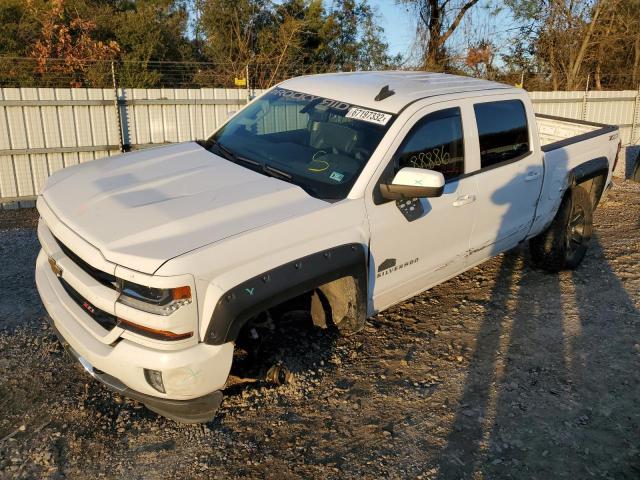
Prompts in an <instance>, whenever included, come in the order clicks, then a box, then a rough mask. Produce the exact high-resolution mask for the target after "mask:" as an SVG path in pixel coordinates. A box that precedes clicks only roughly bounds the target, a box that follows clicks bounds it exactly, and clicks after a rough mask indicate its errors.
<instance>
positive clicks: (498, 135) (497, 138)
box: [473, 100, 530, 169]
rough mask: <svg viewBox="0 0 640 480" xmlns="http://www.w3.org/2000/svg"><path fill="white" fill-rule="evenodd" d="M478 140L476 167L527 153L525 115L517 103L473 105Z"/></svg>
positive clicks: (520, 105) (498, 162) (508, 159)
mask: <svg viewBox="0 0 640 480" xmlns="http://www.w3.org/2000/svg"><path fill="white" fill-rule="evenodd" d="M473 109H474V110H475V114H476V122H477V124H478V136H479V140H480V165H481V168H483V169H485V168H489V167H493V166H497V165H500V164H502V163H504V162H508V161H511V160H514V159H516V158H518V157H521V156H523V155H524V154H526V153H529V151H530V146H529V126H528V124H527V113H526V111H525V108H524V105H523V103H522V102H521V101H520V100H505V101H500V102H487V103H477V104H475V105H474V106H473Z"/></svg>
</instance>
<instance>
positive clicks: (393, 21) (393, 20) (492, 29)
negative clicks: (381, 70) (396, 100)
mask: <svg viewBox="0 0 640 480" xmlns="http://www.w3.org/2000/svg"><path fill="white" fill-rule="evenodd" d="M369 3H370V4H371V5H372V6H373V7H375V8H376V9H377V12H378V21H379V22H380V26H381V27H382V28H383V30H384V33H385V38H386V41H387V42H388V43H389V50H390V53H391V54H392V55H396V54H401V55H402V56H403V57H405V58H406V57H408V55H409V54H410V53H411V49H412V46H413V42H414V39H415V34H416V21H417V20H416V18H415V15H414V14H413V13H412V12H410V11H409V10H408V9H407V7H405V6H403V5H398V4H397V3H396V1H395V0H369ZM499 3H501V2H498V4H499ZM495 4H496V2H492V1H491V0H485V1H484V2H479V3H478V5H477V6H476V7H474V8H473V9H472V10H470V11H469V12H467V16H466V17H465V21H464V22H463V23H462V24H461V25H460V27H459V28H458V29H457V30H456V33H455V34H454V35H453V36H452V38H451V40H450V46H451V45H454V46H455V45H456V44H459V45H464V44H465V40H466V38H465V36H466V35H467V34H468V32H469V31H473V32H474V33H478V32H483V33H484V35H485V36H487V37H488V38H490V39H491V40H492V41H493V42H494V43H495V44H496V46H497V47H498V50H501V49H504V48H505V47H506V46H507V45H508V43H509V38H511V36H512V35H513V33H514V29H515V26H516V24H515V22H514V21H513V19H512V18H511V15H510V14H509V13H508V12H507V11H501V12H499V13H497V14H496V13H495V9H494V8H491V5H495Z"/></svg>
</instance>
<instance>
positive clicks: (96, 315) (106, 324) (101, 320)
mask: <svg viewBox="0 0 640 480" xmlns="http://www.w3.org/2000/svg"><path fill="white" fill-rule="evenodd" d="M59 280H60V284H61V285H62V288H64V290H65V291H66V292H67V294H68V295H69V296H70V297H71V299H72V300H73V301H74V302H76V303H77V304H78V306H79V307H80V308H82V310H84V311H85V312H86V313H87V314H88V315H89V316H90V317H91V318H93V319H94V320H95V321H96V322H98V324H99V325H100V326H101V327H102V328H104V329H105V330H109V331H110V330H112V329H113V327H115V326H116V325H117V324H118V318H117V317H116V316H115V315H111V314H110V313H107V312H105V311H104V310H100V309H99V308H98V307H96V306H94V305H92V304H91V303H89V301H88V300H86V299H85V298H84V297H83V296H82V295H80V294H79V293H78V292H76V291H75V289H74V288H73V287H72V286H71V285H69V284H68V283H67V282H66V281H65V280H64V279H63V278H59Z"/></svg>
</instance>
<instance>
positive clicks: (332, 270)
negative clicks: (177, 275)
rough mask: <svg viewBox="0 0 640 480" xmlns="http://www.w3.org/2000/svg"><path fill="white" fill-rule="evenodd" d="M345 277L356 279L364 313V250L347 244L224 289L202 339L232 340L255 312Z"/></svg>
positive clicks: (213, 342)
mask: <svg viewBox="0 0 640 480" xmlns="http://www.w3.org/2000/svg"><path fill="white" fill-rule="evenodd" d="M347 276H351V277H353V278H354V279H355V281H356V283H357V286H358V288H357V290H358V293H357V295H358V301H359V302H362V304H361V305H364V309H363V311H364V312H366V305H367V292H368V290H367V278H368V276H367V252H366V250H365V246H364V245H362V244H359V243H350V244H345V245H340V246H336V247H332V248H329V249H326V250H322V251H320V252H317V253H313V254H311V255H307V256H305V257H302V258H298V259H296V260H292V261H290V262H287V263H285V264H283V265H280V266H278V267H276V268H273V269H271V270H268V271H266V272H263V273H261V274H260V275H256V276H255V277H252V278H250V279H249V280H246V281H244V282H242V283H240V284H239V285H236V286H235V287H233V288H231V289H230V290H228V291H227V292H225V294H224V295H222V296H221V297H220V299H219V300H218V303H217V304H216V306H215V308H214V310H213V314H212V316H211V319H210V321H209V326H208V327H207V332H206V334H205V338H204V341H205V343H207V344H210V345H221V344H223V343H227V342H232V341H235V340H236V339H237V337H238V334H239V333H240V330H241V329H242V327H243V326H244V325H245V324H246V323H247V321H249V319H251V318H252V317H254V316H256V315H257V314H258V313H260V312H262V311H264V310H267V309H269V308H273V307H275V306H276V305H279V304H281V303H282V302H285V301H287V300H291V299H293V298H295V297H297V296H299V295H302V294H303V293H306V292H309V291H312V290H313V289H314V288H317V287H319V286H321V285H324V284H325V283H328V282H331V281H333V280H337V279H339V278H342V277H347Z"/></svg>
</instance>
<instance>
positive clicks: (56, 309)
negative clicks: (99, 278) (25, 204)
mask: <svg viewBox="0 0 640 480" xmlns="http://www.w3.org/2000/svg"><path fill="white" fill-rule="evenodd" d="M36 285H37V287H38V292H39V293H40V297H41V298H42V302H43V304H44V306H45V308H46V310H47V312H48V314H49V316H50V318H51V322H52V325H53V327H54V331H55V332H56V334H57V335H58V337H59V338H60V340H61V342H62V343H63V345H64V346H65V348H66V349H67V351H69V352H70V353H71V354H72V355H73V356H74V357H75V358H77V359H82V360H81V363H83V365H84V366H85V369H87V371H89V373H91V374H92V375H93V377H94V378H96V379H97V380H99V381H101V382H102V383H103V384H105V385H106V386H108V387H109V388H111V389H112V390H115V391H117V392H119V393H122V394H123V395H125V396H129V397H132V398H134V399H137V400H140V401H141V402H143V403H144V404H145V405H146V406H147V407H148V408H149V409H150V410H153V411H155V412H157V413H159V414H161V415H164V416H167V417H169V418H172V419H175V420H177V421H183V422H201V421H206V420H209V419H211V418H212V417H213V414H214V413H215V410H217V408H218V406H219V405H220V400H221V399H222V394H221V392H219V390H221V389H222V388H223V387H224V384H225V382H226V380H227V376H228V374H229V370H230V368H231V362H232V359H233V344H231V343H226V344H224V345H219V346H215V345H207V344H204V343H197V344H195V345H192V346H189V347H186V348H184V349H180V350H160V349H154V348H150V347H148V346H145V345H140V344H137V343H135V342H132V341H131V340H129V339H125V338H122V337H119V338H115V339H112V338H110V337H111V335H108V333H109V332H107V331H106V330H104V329H102V328H101V327H100V326H99V325H97V324H96V323H95V322H94V320H93V319H92V318H91V317H90V316H89V315H88V314H87V313H86V312H84V310H82V309H81V308H80V306H79V305H78V304H77V303H75V302H74V301H73V299H72V298H71V297H70V296H69V295H68V294H67V292H66V291H65V290H64V288H63V286H62V284H61V283H60V280H59V279H58V277H57V276H56V275H55V274H54V273H53V271H52V270H51V267H50V265H49V263H48V257H47V255H46V253H45V252H44V251H40V254H39V255H38V259H37V261H36ZM100 330H102V331H103V332H100ZM100 333H103V335H101V334H100ZM107 340H108V341H109V342H110V343H106V342H107ZM145 368H146V369H152V370H159V371H161V372H162V377H163V381H164V386H165V390H166V392H167V393H166V394H162V393H160V392H158V391H156V390H155V389H154V388H153V387H151V385H149V384H148V383H147V380H146V379H145V376H144V369H145Z"/></svg>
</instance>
